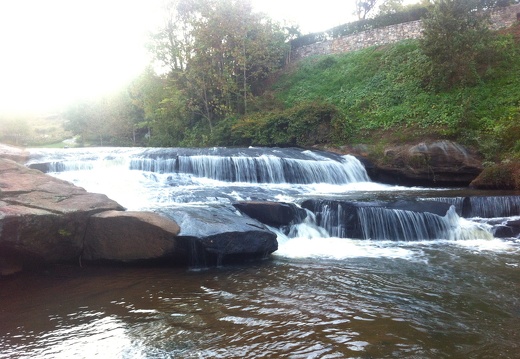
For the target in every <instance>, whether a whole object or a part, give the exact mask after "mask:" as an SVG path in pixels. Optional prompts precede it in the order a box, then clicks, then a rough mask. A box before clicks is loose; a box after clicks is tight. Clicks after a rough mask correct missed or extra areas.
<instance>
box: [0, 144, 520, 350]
mask: <svg viewBox="0 0 520 359" xmlns="http://www.w3.org/2000/svg"><path fill="white" fill-rule="evenodd" d="M172 151H173V150H166V149H163V150H157V149H156V150H147V149H89V150H83V149H68V150H32V151H31V153H32V157H31V160H30V163H33V164H34V163H40V164H42V163H44V164H45V166H47V167H48V169H50V170H51V174H52V175H54V176H57V177H59V178H63V179H66V180H69V181H71V182H73V183H75V184H77V185H79V186H82V187H85V188H86V189H87V190H89V191H93V192H102V193H106V194H107V195H108V196H109V197H111V198H112V199H114V200H116V201H118V202H119V203H121V204H122V205H124V206H125V207H126V208H128V209H134V210H142V209H149V210H155V209H160V210H161V211H164V210H165V208H170V207H176V208H178V207H182V206H202V205H204V206H216V205H218V206H225V205H228V204H230V203H232V202H233V201H238V200H247V199H255V200H260V199H261V200H276V201H284V202H292V203H301V202H302V201H303V200H304V199H308V198H326V199H327V200H331V199H333V200H337V199H345V198H347V199H349V200H354V201H366V200H367V199H370V198H379V199H380V198H385V199H387V198H392V199H394V198H418V197H420V198H432V197H439V198H441V199H442V198H444V197H446V196H447V197H450V198H455V197H457V196H460V194H461V193H467V191H466V190H464V189H462V190H461V189H426V188H403V187H396V186H387V185H383V184H378V183H373V182H370V180H369V179H368V177H366V173H364V169H363V168H362V166H361V165H360V163H359V162H357V160H355V159H354V158H351V157H349V156H344V157H341V158H340V157H336V156H335V155H329V154H325V153H320V152H310V151H300V150H292V149H284V150H280V149H243V150H223V149H213V150H212V149H210V150H195V149H193V150H183V151H187V152H189V153H187V152H182V156H187V157H190V158H191V162H190V163H191V166H192V167H190V168H189V169H187V167H182V163H181V161H180V160H179V157H176V158H177V161H173V162H172V161H171V158H173V157H174V156H172V153H173V152H172ZM190 151H191V152H190ZM209 151H214V153H210V152H209ZM226 151H231V152H229V153H228V152H226ZM237 151H238V152H237ZM175 156H180V155H178V154H176V155H175ZM194 156H199V157H194ZM224 157H225V158H228V157H233V158H234V161H233V163H234V165H233V168H231V167H222V166H225V164H224V162H223V160H222V158H224ZM236 157H241V158H240V159H239V160H238V159H237V158H236ZM288 158H292V159H294V163H293V162H290V165H289V164H288V163H287V161H288V160H287V159H288ZM280 161H281V162H280ZM312 161H321V162H323V163H321V164H315V163H311V162H312ZM174 162H175V163H174ZM260 162H262V163H264V164H265V163H267V164H268V165H267V167H265V168H267V169H269V170H268V171H267V170H266V171H262V170H261V168H264V167H261V166H260V165H259V163H260ZM333 162H334V163H333ZM195 163H197V164H198V165H197V166H193V165H194V164H195ZM239 163H241V165H238V164H239ZM280 163H281V164H280ZM296 163H299V165H296ZM300 165H301V166H300ZM318 165H319V166H322V165H323V166H322V167H319V168H318V167H314V169H312V170H309V172H305V171H303V170H302V169H301V168H300V167H306V168H307V167H313V166H318ZM255 166H256V167H255ZM259 166H260V167H259ZM280 166H281V167H284V168H285V172H284V173H285V175H283V176H282V175H281V174H280V173H279V172H276V171H277V170H276V168H281V167H280ZM298 166H300V167H298ZM288 167H290V168H291V170H290V171H287V168H288ZM182 168H184V169H182ZM222 168H227V169H226V170H225V171H224V170H222ZM324 168H328V171H332V172H334V173H335V175H334V176H331V174H330V173H328V174H326V173H323V172H325V170H324ZM233 171H236V173H235V172H233ZM244 171H245V172H247V171H250V172H249V174H247V173H244ZM302 171H303V172H302ZM343 172H345V173H344V174H342V173H343ZM231 173H234V174H232V175H231ZM252 173H254V175H253V174H252ZM259 173H264V174H259ZM288 173H289V174H291V175H288ZM308 173H314V174H313V175H312V176H318V178H319V180H316V179H315V178H316V177H312V176H311V177H306V176H307V174H308ZM239 174H241V175H242V177H239V178H238V179H237V175H239ZM291 176H294V178H292V177H291ZM295 178H296V179H295ZM471 194H472V195H475V194H478V193H474V192H471ZM511 198H514V196H513V197H511ZM454 202H455V201H454ZM515 203H516V202H515ZM484 207H486V206H484ZM487 207H489V206H487ZM487 207H486V208H487ZM516 208H517V207H515V208H514V210H516ZM513 214H514V216H511V213H509V215H508V217H507V218H509V219H510V218H513V219H516V218H518V216H520V213H516V214H515V213H513ZM452 217H453V218H455V219H456V221H457V227H456V228H454V229H453V230H454V231H456V232H457V233H459V235H447V236H445V237H446V238H435V239H428V240H426V239H423V238H416V239H415V240H409V239H407V240H392V238H388V239H381V240H374V239H352V238H340V237H337V236H331V235H330V233H328V231H327V230H325V228H324V227H322V226H319V225H317V223H303V224H300V225H299V228H297V229H296V230H294V231H292V232H291V234H287V233H285V234H284V233H281V232H280V233H278V241H279V249H278V250H277V251H276V252H274V253H273V254H272V255H271V256H270V257H269V258H268V259H265V260H260V261H254V262H250V263H242V264H233V265H231V264H224V265H222V266H219V267H216V268H215V267H214V268H201V267H191V268H177V267H164V266H163V267H135V266H128V267H121V266H104V267H99V266H94V265H88V264H87V265H83V266H82V267H80V266H73V265H63V266H56V267H53V268H49V269H48V270H45V271H41V272H36V273H24V274H20V275H16V276H13V277H7V278H2V279H1V280H0V358H65V357H66V358H70V357H76V358H91V357H103V358H243V357H247V358H277V357H280V358H519V357H520V354H519V353H520V295H519V294H520V239H518V238H494V237H493V235H492V233H491V229H490V226H489V225H488V224H487V222H489V221H484V220H482V219H481V218H480V217H478V218H477V217H475V218H459V217H458V216H456V214H454V213H453V214H452ZM453 218H451V220H453ZM494 220H495V221H500V220H501V219H496V218H495V219H494ZM450 228H451V227H450ZM273 230H274V229H273ZM460 233H463V235H460Z"/></svg>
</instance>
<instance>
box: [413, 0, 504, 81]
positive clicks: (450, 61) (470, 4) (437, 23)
mask: <svg viewBox="0 0 520 359" xmlns="http://www.w3.org/2000/svg"><path fill="white" fill-rule="evenodd" d="M494 3H495V1H494V0H436V1H434V5H433V7H432V8H431V10H430V11H429V13H428V16H427V17H426V18H425V19H424V20H423V27H424V30H423V37H422V38H421V40H420V44H421V48H422V51H423V53H424V54H425V55H426V56H427V57H428V59H429V64H428V72H427V74H426V78H427V79H428V81H429V82H430V83H431V85H432V86H433V88H434V89H437V90H441V89H450V88H453V87H456V86H460V85H462V86H466V85H475V84H477V83H478V82H479V81H480V80H481V79H482V76H483V75H484V74H485V72H486V70H487V69H488V67H490V66H492V65H494V64H495V63H496V62H497V57H498V56H499V54H500V52H498V51H496V49H495V48H494V47H493V46H492V45H491V44H492V34H491V31H490V30H489V29H488V24H489V14H490V10H491V9H492V7H493V6H494Z"/></svg>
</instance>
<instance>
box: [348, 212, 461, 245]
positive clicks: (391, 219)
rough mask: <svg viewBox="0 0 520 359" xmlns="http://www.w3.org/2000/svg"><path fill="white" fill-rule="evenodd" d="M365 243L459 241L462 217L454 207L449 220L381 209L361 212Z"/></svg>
mask: <svg viewBox="0 0 520 359" xmlns="http://www.w3.org/2000/svg"><path fill="white" fill-rule="evenodd" d="M358 215H359V221H360V223H361V229H362V233H363V239H381V240H404V241H412V240H424V239H441V238H442V239H457V238H455V236H456V233H457V232H456V230H455V229H456V228H457V227H458V220H459V217H458V215H457V214H456V212H455V208H454V207H451V209H450V210H449V211H448V213H447V214H446V216H444V217H441V216H438V215H436V214H433V213H428V212H423V213H419V212H412V211H404V210H399V209H387V208H382V207H362V208H359V209H358Z"/></svg>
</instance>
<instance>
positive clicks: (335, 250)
mask: <svg viewBox="0 0 520 359" xmlns="http://www.w3.org/2000/svg"><path fill="white" fill-rule="evenodd" d="M146 151H148V150H145V149H134V148H131V149H127V148H116V149H113V148H110V149H104V148H97V149H67V150H32V151H31V153H32V155H33V157H32V159H31V161H30V162H29V163H43V162H50V163H51V165H50V168H51V170H52V171H54V172H52V173H50V174H51V175H53V176H56V177H58V178H61V179H64V180H67V181H70V182H72V183H74V184H76V185H77V186H80V187H83V188H85V189H86V190H88V191H90V192H97V193H104V194H106V195H107V196H108V197H110V198H112V199H114V200H115V201H117V202H119V203H120V204H121V205H123V206H124V207H125V208H127V209H128V210H154V209H157V208H168V207H182V206H186V205H206V206H211V205H230V204H231V203H233V202H235V201H242V200H268V201H283V202H293V203H299V202H300V201H301V200H302V199H305V198H314V197H320V196H326V197H327V198H338V199H342V198H356V197H363V198H365V199H366V198H367V197H368V198H372V197H374V198H376V197H377V196H381V195H385V194H396V195H397V196H399V195H402V194H404V195H406V196H407V197H409V196H413V195H414V194H415V193H417V196H419V197H420V196H421V192H423V191H424V190H425V189H423V188H406V187H399V186H388V185H383V184H379V183H373V182H370V181H369V180H368V176H367V175H366V172H365V171H364V168H363V167H362V165H361V164H360V163H359V161H357V160H356V159H355V158H353V157H351V156H343V157H339V156H337V158H331V157H326V156H324V155H323V154H321V153H315V152H311V151H302V152H300V153H292V152H291V153H289V155H295V156H296V157H297V158H294V159H288V158H286V157H284V152H283V150H274V151H271V152H269V153H267V154H261V153H260V154H259V155H256V157H255V156H252V155H248V154H245V155H244V154H242V153H238V154H233V155H231V156H228V157H227V159H225V158H224V157H220V156H219V155H218V154H211V153H210V154H207V153H205V154H189V155H186V156H184V155H179V156H178V157H177V158H178V159H179V160H177V164H175V159H173V157H172V158H167V156H155V157H154V158H149V157H145V156H143V153H145V152H146ZM146 153H148V152H146ZM148 154H149V153H148ZM176 166H177V168H179V171H176V170H175V168H176ZM131 168H139V169H131ZM284 168H285V169H286V173H289V174H290V175H295V176H296V177H298V178H305V180H304V181H301V182H303V183H288V182H289V180H288V178H287V177H286V176H285V175H284V174H283V169H284ZM287 168H289V172H287ZM58 170H59V171H60V172H56V171H58ZM233 171H234V172H233ZM231 172H233V173H231ZM258 173H260V175H258ZM230 176H231V177H232V178H233V179H234V181H233V182H229V181H224V180H222V178H228V177H230ZM259 178H262V180H258V179H259ZM266 178H267V180H266ZM452 208H454V207H452ZM363 211H371V212H374V213H376V214H377V211H379V209H373V208H370V209H362V212H363ZM377 215H379V216H380V220H379V222H381V223H384V226H381V227H379V228H376V227H369V226H365V228H363V230H364V233H366V237H367V238H372V237H382V238H387V239H389V240H377V241H376V240H357V239H349V238H339V237H337V236H336V237H334V236H331V235H337V234H334V233H329V232H327V231H326V230H325V229H324V228H322V227H319V226H317V225H316V223H315V222H314V221H313V220H312V217H309V219H308V220H307V221H306V222H304V223H301V224H298V225H295V226H293V227H292V228H291V231H290V233H289V234H288V235H285V234H283V233H282V232H280V231H277V230H276V229H272V230H273V231H276V232H277V234H278V241H279V249H278V251H277V252H276V253H275V255H276V256H279V257H285V258H328V259H345V258H353V257H370V258H373V257H386V258H396V259H397V258H399V259H405V260H413V261H421V260H423V255H422V252H423V250H424V248H425V247H428V246H435V245H438V244H439V243H442V244H443V245H446V243H449V245H458V246H463V247H465V248H467V249H468V250H470V251H513V252H514V251H518V245H519V244H518V241H516V242H515V241H504V240H499V239H494V238H493V236H492V235H491V233H490V228H489V226H487V225H486V224H485V223H482V222H481V221H479V220H468V219H463V218H460V217H459V216H458V215H457V214H456V213H455V211H454V210H451V211H449V213H448V214H447V215H446V216H445V218H442V217H439V218H440V219H439V221H440V222H439V223H440V224H439V226H441V227H442V226H444V227H442V230H443V231H444V232H442V231H440V232H442V233H444V234H443V235H440V236H439V238H435V239H434V240H429V241H421V240H422V239H423V238H427V236H426V234H424V233H422V234H421V233H420V231H419V233H418V234H415V236H416V238H412V237H413V236H414V234H407V236H409V237H410V238H406V239H407V240H416V241H414V242H401V241H394V240H391V239H395V238H392V233H393V232H392V231H393V230H394V226H393V223H397V222H399V221H403V218H402V217H403V216H405V215H406V216H407V217H408V214H403V213H401V212H396V213H395V214H394V217H392V218H391V221H394V222H386V223H385V221H388V217H385V216H386V215H383V214H381V213H379V214H377ZM421 221H423V219H422V217H420V216H416V217H414V218H413V219H412V222H410V223H412V225H411V226H412V227H416V228H418V225H416V224H415V223H416V222H417V223H419V222H421ZM441 222H442V223H441ZM403 223H404V224H403V226H404V227H407V226H408V227H410V224H408V223H406V221H403ZM381 228H382V229H381ZM406 230H407V231H409V233H414V232H413V231H414V230H415V228H407V229H406ZM378 231H379V232H381V231H383V233H379V232H378ZM342 237H344V236H342Z"/></svg>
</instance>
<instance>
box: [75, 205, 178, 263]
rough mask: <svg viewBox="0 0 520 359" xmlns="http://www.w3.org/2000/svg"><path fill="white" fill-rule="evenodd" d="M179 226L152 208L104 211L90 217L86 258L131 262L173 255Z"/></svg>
mask: <svg viewBox="0 0 520 359" xmlns="http://www.w3.org/2000/svg"><path fill="white" fill-rule="evenodd" d="M179 231H180V228H179V226H178V225H177V223H175V222H174V221H172V220H171V219H168V218H166V217H163V216H161V215H159V214H156V213H153V212H131V211H128V212H121V211H107V212H101V213H98V214H95V215H93V216H92V217H90V220H89V224H88V228H87V232H86V235H85V250H84V252H83V255H82V258H83V259H85V260H104V261H118V262H132V261H143V260H156V259H164V258H167V257H171V256H173V254H174V252H175V250H176V248H177V242H176V241H175V237H176V236H177V235H178V234H179Z"/></svg>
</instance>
